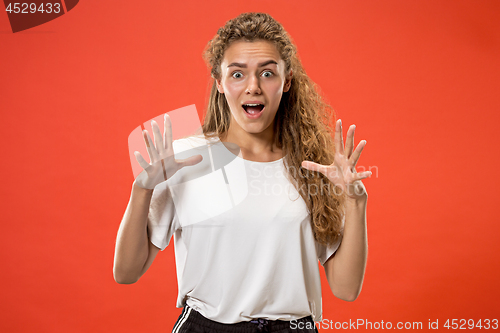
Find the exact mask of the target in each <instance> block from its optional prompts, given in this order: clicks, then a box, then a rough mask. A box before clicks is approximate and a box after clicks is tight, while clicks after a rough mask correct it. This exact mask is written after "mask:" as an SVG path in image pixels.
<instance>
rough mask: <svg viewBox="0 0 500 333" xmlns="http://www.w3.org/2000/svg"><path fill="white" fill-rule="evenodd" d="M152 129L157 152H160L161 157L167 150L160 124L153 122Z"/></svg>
mask: <svg viewBox="0 0 500 333" xmlns="http://www.w3.org/2000/svg"><path fill="white" fill-rule="evenodd" d="M151 127H152V128H153V135H154V138H155V145H156V151H157V152H158V154H159V155H161V154H162V153H163V152H164V150H165V149H164V146H163V138H162V136H161V132H160V127H159V126H158V123H157V122H156V121H154V120H152V121H151Z"/></svg>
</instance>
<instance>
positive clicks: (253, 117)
mask: <svg viewBox="0 0 500 333" xmlns="http://www.w3.org/2000/svg"><path fill="white" fill-rule="evenodd" d="M245 104H246V103H245ZM260 104H262V103H260ZM241 108H242V109H243V106H242V107H241ZM265 109H266V107H265V106H264V108H262V110H261V111H260V112H259V113H257V114H250V113H248V112H246V111H245V109H243V113H245V115H246V116H247V117H248V118H250V119H257V118H259V117H260V116H261V115H262V114H263V113H264V110H265Z"/></svg>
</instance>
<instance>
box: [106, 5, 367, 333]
mask: <svg viewBox="0 0 500 333" xmlns="http://www.w3.org/2000/svg"><path fill="white" fill-rule="evenodd" d="M204 55H205V59H206V61H207V63H208V65H209V67H210V68H211V73H212V77H213V79H214V83H213V86H212V90H211V93H210V99H209V103H208V107H207V111H206V115H205V119H204V124H203V126H202V132H203V133H202V134H201V135H198V136H192V137H188V138H183V139H179V140H176V141H174V142H172V132H171V123H170V119H169V117H168V115H165V128H164V134H163V136H162V134H161V132H160V129H159V127H158V124H156V123H154V122H153V124H152V127H153V134H154V139H155V140H154V143H153V140H152V139H151V137H150V136H149V134H148V133H147V132H145V133H144V137H145V143H146V145H147V147H148V153H149V156H150V160H151V162H150V163H147V162H146V161H145V160H144V159H143V158H142V156H140V154H139V153H137V154H136V157H137V160H138V162H139V163H140V164H141V166H142V167H143V168H144V171H143V172H142V173H141V174H140V175H139V176H138V177H137V179H136V180H135V182H134V185H133V189H132V193H131V197H130V202H129V204H128V207H127V210H126V211H125V215H124V217H123V220H122V222H121V224H120V228H119V231H118V236H117V242H116V251H115V262H114V268H113V273H114V277H115V280H116V281H117V282H118V283H135V282H136V281H137V280H138V279H139V278H140V277H141V276H142V275H143V274H144V273H145V272H146V271H147V269H148V268H149V267H150V265H151V264H152V262H153V260H154V258H155V256H156V254H157V253H158V251H160V250H163V249H164V248H165V247H166V246H167V245H168V243H169V241H170V238H171V236H172V235H173V236H174V242H175V253H176V266H177V279H178V283H179V296H178V300H177V307H184V309H183V311H182V314H181V315H180V316H179V319H178V320H177V322H176V324H175V326H174V329H173V332H175V333H177V332H214V333H215V332H255V331H267V332H278V331H279V332H316V331H317V330H316V328H315V326H314V321H319V320H321V315H322V310H321V285H320V276H319V269H318V264H317V262H318V260H319V261H320V263H321V264H322V265H323V267H324V269H325V273H326V276H327V279H328V283H329V286H330V288H331V291H332V292H333V294H334V295H335V296H337V297H338V298H340V299H343V300H346V301H353V300H355V299H356V298H357V297H358V295H359V293H360V291H361V287H362V283H363V277H364V272H365V267H366V258H367V233H366V206H367V193H366V190H365V188H364V186H363V184H362V182H361V180H362V179H364V178H367V177H369V176H370V175H371V172H369V171H368V172H362V173H357V172H356V170H355V166H356V163H357V161H358V159H359V157H360V154H361V151H362V149H363V147H364V145H365V144H366V141H364V140H363V141H361V142H360V143H359V144H358V146H357V147H356V149H354V130H355V126H354V125H352V126H351V127H349V129H348V131H347V139H346V145H345V147H344V143H343V139H342V124H341V122H340V120H338V121H337V122H336V123H335V125H334V126H335V133H332V131H331V129H330V127H329V125H330V123H329V119H330V116H331V115H332V113H331V110H330V108H329V106H328V105H327V104H326V103H325V102H323V100H322V98H321V96H320V95H319V93H318V92H317V89H316V88H315V85H314V83H313V82H312V81H311V80H310V79H309V78H308V77H307V75H306V74H305V72H304V70H303V68H302V65H301V63H300V61H299V58H298V56H297V53H296V48H295V46H294V44H293V43H292V41H291V39H290V37H289V35H288V34H287V33H286V31H285V30H284V29H283V27H282V26H281V25H280V24H279V23H278V22H276V21H275V20H274V19H273V18H272V17H271V16H269V15H267V14H263V13H245V14H242V15H240V16H238V17H237V18H235V19H233V20H230V21H228V22H227V23H226V24H225V26H223V27H222V28H220V29H219V31H218V32H217V35H216V36H215V37H214V38H213V39H212V40H211V41H210V42H209V43H208V45H207V48H206V50H205V54H204ZM332 134H334V135H333V136H334V138H333V139H332ZM204 147H205V148H206V147H208V149H205V150H203V149H204ZM235 147H237V148H238V149H236V150H235V149H234V148H235ZM198 148H199V149H201V150H199V151H200V153H199V154H197V153H196V151H197V150H196V149H198ZM202 151H203V152H204V153H201V152H202ZM207 151H208V154H206V152H207ZM182 152H185V153H186V152H187V155H186V154H184V155H183V157H185V158H184V159H180V158H179V157H180V156H181V153H182ZM217 152H218V153H217ZM174 154H175V156H174ZM221 154H222V155H223V156H224V157H222V158H220V161H223V162H222V163H221V162H220V161H217V160H216V159H217V156H222V155H221ZM228 156H229V158H227V157H228ZM175 157H177V159H176V158H175ZM217 162H219V163H218V164H219V167H214V165H216V164H217ZM195 174H196V175H197V176H193V175H195Z"/></svg>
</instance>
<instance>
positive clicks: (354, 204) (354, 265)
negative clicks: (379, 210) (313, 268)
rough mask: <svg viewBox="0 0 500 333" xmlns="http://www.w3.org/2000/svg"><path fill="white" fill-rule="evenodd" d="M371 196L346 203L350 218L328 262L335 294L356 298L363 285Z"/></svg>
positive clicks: (346, 297)
mask: <svg viewBox="0 0 500 333" xmlns="http://www.w3.org/2000/svg"><path fill="white" fill-rule="evenodd" d="M367 199H368V196H366V195H365V196H363V197H362V198H359V199H349V200H347V202H346V220H345V226H344V236H343V238H342V243H341V245H340V247H339V248H338V250H337V252H336V253H335V255H333V256H332V257H330V259H328V260H327V261H326V262H325V264H324V268H325V273H326V278H327V280H328V284H329V285H330V288H331V290H332V292H333V294H334V295H335V296H336V297H338V298H340V299H342V300H345V301H349V302H352V301H354V300H355V299H356V298H357V297H358V295H359V293H360V292H361V288H362V286H363V279H364V275H365V269H366V260H367V256H368V236H367V232H366V204H367Z"/></svg>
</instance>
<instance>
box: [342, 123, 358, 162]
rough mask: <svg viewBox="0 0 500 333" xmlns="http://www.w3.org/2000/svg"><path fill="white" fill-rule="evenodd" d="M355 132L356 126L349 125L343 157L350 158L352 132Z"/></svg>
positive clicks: (352, 145) (352, 142) (352, 144)
mask: <svg viewBox="0 0 500 333" xmlns="http://www.w3.org/2000/svg"><path fill="white" fill-rule="evenodd" d="M355 130H356V125H351V126H350V127H349V129H348V130H347V134H346V143H345V152H344V153H345V156H347V158H350V157H351V155H352V151H353V149H354V131H355Z"/></svg>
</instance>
